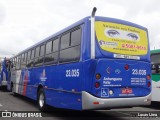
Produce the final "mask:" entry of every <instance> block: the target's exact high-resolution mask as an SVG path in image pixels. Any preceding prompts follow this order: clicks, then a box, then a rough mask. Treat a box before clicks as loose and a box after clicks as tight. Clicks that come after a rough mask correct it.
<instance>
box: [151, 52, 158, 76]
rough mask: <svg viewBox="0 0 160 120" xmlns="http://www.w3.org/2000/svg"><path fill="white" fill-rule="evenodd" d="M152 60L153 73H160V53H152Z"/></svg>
mask: <svg viewBox="0 0 160 120" xmlns="http://www.w3.org/2000/svg"><path fill="white" fill-rule="evenodd" d="M151 61H152V64H151V67H152V68H151V69H152V74H160V54H158V53H157V54H152V55H151Z"/></svg>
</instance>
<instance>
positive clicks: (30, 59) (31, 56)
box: [27, 49, 35, 67]
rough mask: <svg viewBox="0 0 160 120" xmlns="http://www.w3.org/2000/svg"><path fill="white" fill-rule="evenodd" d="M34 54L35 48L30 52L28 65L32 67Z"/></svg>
mask: <svg viewBox="0 0 160 120" xmlns="http://www.w3.org/2000/svg"><path fill="white" fill-rule="evenodd" d="M34 54H35V50H34V49H32V50H31V51H29V52H28V57H27V67H32V66H33V62H34V61H33V59H34Z"/></svg>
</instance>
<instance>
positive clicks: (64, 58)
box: [59, 45, 80, 63]
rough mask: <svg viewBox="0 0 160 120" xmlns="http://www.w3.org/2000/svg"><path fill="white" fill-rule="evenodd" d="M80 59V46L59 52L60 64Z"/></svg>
mask: <svg viewBox="0 0 160 120" xmlns="http://www.w3.org/2000/svg"><path fill="white" fill-rule="evenodd" d="M79 58H80V45H78V46H75V47H71V48H68V49H65V50H61V51H60V61H59V62H60V63H64V62H71V61H78V60H79Z"/></svg>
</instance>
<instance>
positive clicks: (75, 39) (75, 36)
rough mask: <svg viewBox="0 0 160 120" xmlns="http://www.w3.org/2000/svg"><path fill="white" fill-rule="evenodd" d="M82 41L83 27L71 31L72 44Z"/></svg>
mask: <svg viewBox="0 0 160 120" xmlns="http://www.w3.org/2000/svg"><path fill="white" fill-rule="evenodd" d="M80 43H81V29H80V28H79V29H77V30H75V31H73V32H71V46H75V45H79V44H80Z"/></svg>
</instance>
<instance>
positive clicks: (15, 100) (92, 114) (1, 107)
mask: <svg viewBox="0 0 160 120" xmlns="http://www.w3.org/2000/svg"><path fill="white" fill-rule="evenodd" d="M48 110H49V111H50V112H46V113H42V116H45V117H42V118H18V119H25V120H70V119H71V120H74V119H78V120H84V119H89V120H90V119H92V120H93V119H94V120H96V119H97V120H98V119H107V120H110V119H112V120H113V119H114V120H128V119H129V120H130V119H131V120H139V119H141V118H134V117H131V114H130V113H128V112H129V111H132V112H135V111H143V112H145V111H150V112H153V111H159V110H158V105H157V104H156V105H154V106H152V107H133V108H123V109H122V108H121V109H111V110H94V111H73V110H63V109H54V108H52V107H48ZM0 111H1V112H3V111H8V112H9V111H12V112H13V111H14V112H16V111H17V112H40V111H39V109H38V107H37V104H36V102H35V101H33V100H30V99H28V98H25V97H23V96H20V95H16V96H13V95H12V93H11V92H7V91H4V90H0ZM159 112H160V111H159ZM0 119H1V120H6V119H8V118H0ZM143 119H145V120H146V119H147V118H143ZM148 119H152V120H154V119H155V120H158V119H159V118H154V117H153V118H148ZM11 120H17V117H15V118H11Z"/></svg>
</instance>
